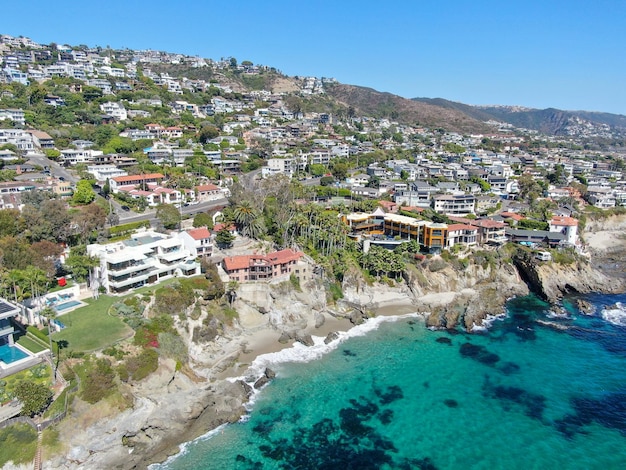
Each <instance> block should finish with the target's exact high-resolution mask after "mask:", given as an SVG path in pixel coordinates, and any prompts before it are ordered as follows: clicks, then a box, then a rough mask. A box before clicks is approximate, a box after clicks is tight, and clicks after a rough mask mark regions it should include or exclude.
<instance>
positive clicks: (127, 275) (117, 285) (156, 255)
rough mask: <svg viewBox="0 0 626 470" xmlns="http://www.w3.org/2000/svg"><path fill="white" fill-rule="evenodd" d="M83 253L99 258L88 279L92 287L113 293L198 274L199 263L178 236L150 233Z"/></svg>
mask: <svg viewBox="0 0 626 470" xmlns="http://www.w3.org/2000/svg"><path fill="white" fill-rule="evenodd" d="M87 253H88V254H89V255H91V256H97V257H98V258H99V259H100V266H98V267H97V268H94V272H93V273H92V276H91V281H92V284H91V286H92V288H94V289H96V288H99V287H103V288H104V289H106V291H107V292H108V293H111V294H117V293H122V292H126V291H129V290H131V289H136V288H138V287H141V286H144V285H147V284H157V283H159V282H161V281H163V280H165V279H169V278H172V277H175V276H195V275H197V274H200V264H199V263H197V262H196V261H195V256H194V255H193V254H192V253H191V251H190V250H189V249H187V248H186V246H185V244H184V242H183V240H182V238H181V237H180V235H179V234H174V235H171V236H168V235H166V234H162V233H157V232H153V231H146V232H140V233H136V234H134V235H132V236H131V238H130V240H123V241H120V242H116V243H110V244H107V245H100V244H93V245H88V246H87Z"/></svg>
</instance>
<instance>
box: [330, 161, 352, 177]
mask: <svg viewBox="0 0 626 470" xmlns="http://www.w3.org/2000/svg"><path fill="white" fill-rule="evenodd" d="M330 171H331V173H332V174H333V176H334V177H335V178H337V179H338V180H339V181H343V180H345V179H346V177H347V176H348V165H347V164H346V163H342V162H337V163H335V164H334V165H333V166H332V168H331V170H330Z"/></svg>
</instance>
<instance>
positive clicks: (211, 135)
mask: <svg viewBox="0 0 626 470" xmlns="http://www.w3.org/2000/svg"><path fill="white" fill-rule="evenodd" d="M219 135H220V131H219V129H218V128H217V127H215V126H202V129H200V134H199V135H198V140H199V141H200V143H202V144H206V143H208V142H209V141H210V140H211V139H215V138H216V137H217V136H219Z"/></svg>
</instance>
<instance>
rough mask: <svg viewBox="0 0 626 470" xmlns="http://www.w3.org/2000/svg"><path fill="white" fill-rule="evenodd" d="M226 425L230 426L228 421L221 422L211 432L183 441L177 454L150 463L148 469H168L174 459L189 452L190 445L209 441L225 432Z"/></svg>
mask: <svg viewBox="0 0 626 470" xmlns="http://www.w3.org/2000/svg"><path fill="white" fill-rule="evenodd" d="M226 426H228V423H224V424H220V425H219V426H218V427H216V428H215V429H211V430H210V431H209V432H207V433H205V434H203V435H202V436H200V437H197V438H195V439H194V440H192V441H187V442H183V443H182V444H180V445H179V446H178V452H177V453H176V454H174V455H170V456H169V457H168V458H167V460H165V461H163V462H161V463H153V464H150V465H148V467H147V468H148V470H165V469H167V468H168V466H169V464H171V463H172V462H173V461H174V460H176V459H177V458H179V457H182V456H183V455H185V454H186V453H187V452H189V448H190V446H191V445H192V444H195V443H196V442H203V441H208V440H209V439H211V438H212V437H213V436H215V435H217V434H219V433H221V432H223V431H224V429H225V428H226Z"/></svg>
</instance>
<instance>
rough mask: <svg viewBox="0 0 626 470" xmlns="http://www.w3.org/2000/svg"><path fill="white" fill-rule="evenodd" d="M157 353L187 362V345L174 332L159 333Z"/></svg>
mask: <svg viewBox="0 0 626 470" xmlns="http://www.w3.org/2000/svg"><path fill="white" fill-rule="evenodd" d="M158 341H159V353H161V355H163V356H164V357H169V358H171V359H174V360H176V361H178V362H187V345H186V344H185V342H184V341H183V339H182V338H181V337H180V336H178V335H177V334H174V333H169V332H166V333H159V336H158Z"/></svg>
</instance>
